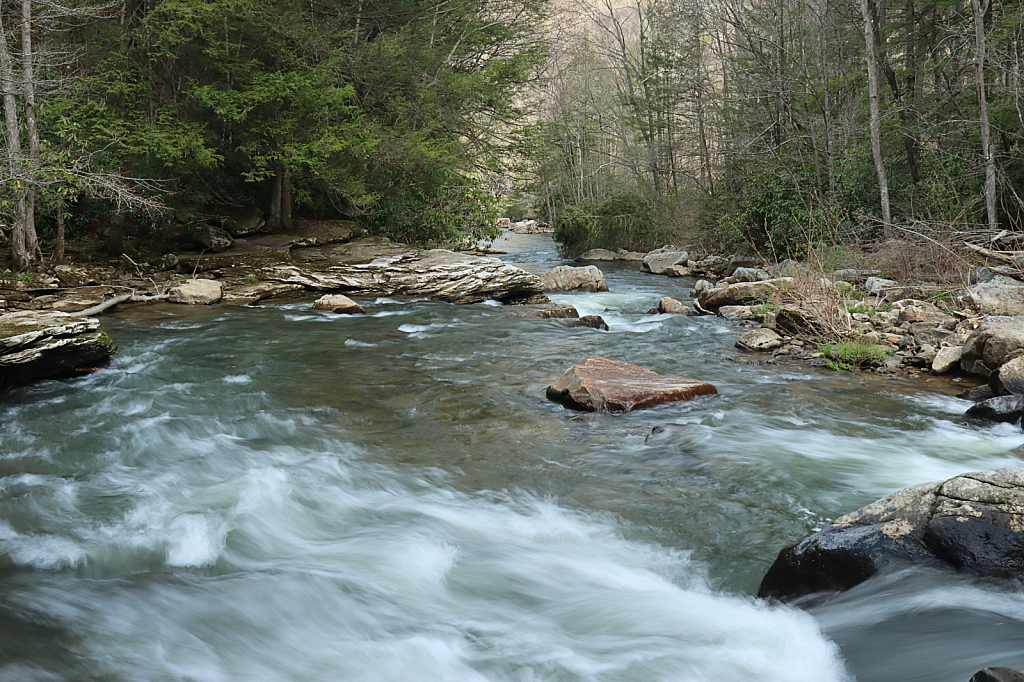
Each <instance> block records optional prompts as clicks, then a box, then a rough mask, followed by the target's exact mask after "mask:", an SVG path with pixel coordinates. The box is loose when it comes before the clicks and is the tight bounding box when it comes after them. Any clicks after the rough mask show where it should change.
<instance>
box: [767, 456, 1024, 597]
mask: <svg viewBox="0 0 1024 682" xmlns="http://www.w3.org/2000/svg"><path fill="white" fill-rule="evenodd" d="M915 564H928V565H934V566H946V567H949V568H953V569H956V570H961V571H964V572H967V573H970V574H973V575H978V576H984V577H991V578H1017V577H1019V576H1020V575H1021V571H1022V570H1024V469H1021V468H1014V467H1011V468H1006V469H1000V470H998V471H985V472H975V473H968V474H962V475H960V476H956V477H954V478H951V479H949V480H947V481H941V482H936V483H922V484H920V485H916V486H912V487H910V488H906V489H904V490H900V491H898V492H896V493H893V494H892V495H889V496H888V497H885V498H883V499H881V500H878V501H877V502H874V503H872V504H869V505H867V506H866V507H863V508H861V509H859V510H857V511H855V512H853V513H850V514H847V515H845V516H841V517H839V518H838V519H836V520H835V521H833V522H832V523H831V524H829V525H828V526H826V527H825V528H824V529H822V530H821V531H819V532H817V533H815V534H814V535H812V536H810V537H808V538H806V539H804V540H800V541H799V542H796V543H794V544H792V545H790V546H788V547H786V548H784V549H783V550H782V551H781V552H780V553H779V556H778V558H777V559H776V561H775V563H774V564H773V565H772V567H771V568H770V569H769V570H768V573H767V574H766V575H765V577H764V580H763V581H762V582H761V587H760V590H759V591H758V594H759V596H761V597H776V598H781V599H790V598H795V597H799V596H802V595H805V594H810V593H814V592H822V591H841V590H846V589H849V588H851V587H853V586H854V585H857V584H859V583H861V582H863V581H865V580H867V579H868V578H870V577H871V576H873V575H875V574H877V573H879V572H881V571H885V570H890V569H895V568H900V567H906V566H909V565H915Z"/></svg>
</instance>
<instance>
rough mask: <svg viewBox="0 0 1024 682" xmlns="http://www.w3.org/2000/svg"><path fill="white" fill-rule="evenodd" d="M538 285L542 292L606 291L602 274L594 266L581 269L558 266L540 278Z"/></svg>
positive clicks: (605, 283)
mask: <svg viewBox="0 0 1024 682" xmlns="http://www.w3.org/2000/svg"><path fill="white" fill-rule="evenodd" d="M540 285H541V288H542V289H544V291H589V292H590V293H595V292H598V291H608V283H607V282H606V281H605V279H604V273H602V272H601V271H600V270H599V269H598V268H597V266H596V265H588V266H586V267H583V268H574V267H572V266H571V265H559V266H558V267H557V268H554V269H551V270H548V271H547V272H545V273H544V274H542V275H541V276H540Z"/></svg>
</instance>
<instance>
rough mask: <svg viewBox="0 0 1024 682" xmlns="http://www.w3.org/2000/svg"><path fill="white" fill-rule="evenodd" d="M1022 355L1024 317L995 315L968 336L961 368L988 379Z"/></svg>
mask: <svg viewBox="0 0 1024 682" xmlns="http://www.w3.org/2000/svg"><path fill="white" fill-rule="evenodd" d="M1019 355H1024V318H1021V317H1004V316H992V317H989V318H986V319H985V320H983V321H982V322H981V324H979V325H978V327H977V328H976V329H975V330H974V331H973V332H972V333H971V335H970V336H968V337H967V342H966V343H965V344H964V352H963V357H962V358H961V359H960V369H961V370H963V371H964V372H966V373H967V374H975V375H977V376H980V377H985V378H986V379H987V378H988V377H989V376H990V375H991V374H992V372H994V371H996V370H997V369H999V368H1000V367H1002V366H1003V364H1005V363H1006V362H1009V361H1010V360H1012V359H1013V358H1015V357H1017V356H1019Z"/></svg>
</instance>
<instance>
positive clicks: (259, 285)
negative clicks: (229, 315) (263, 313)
mask: <svg viewBox="0 0 1024 682" xmlns="http://www.w3.org/2000/svg"><path fill="white" fill-rule="evenodd" d="M301 290H302V287H300V286H299V285H297V284H281V283H280V282H251V281H247V282H245V283H244V284H240V285H234V286H230V287H225V288H224V297H223V298H222V299H221V303H224V304H226V305H254V304H256V303H259V302H260V301H263V300H266V299H270V298H278V297H281V296H285V295H287V294H290V293H292V292H294V291H301Z"/></svg>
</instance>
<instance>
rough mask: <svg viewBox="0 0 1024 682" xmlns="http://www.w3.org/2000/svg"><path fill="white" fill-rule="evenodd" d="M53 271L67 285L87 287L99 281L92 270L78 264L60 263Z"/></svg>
mask: <svg viewBox="0 0 1024 682" xmlns="http://www.w3.org/2000/svg"><path fill="white" fill-rule="evenodd" d="M53 273H54V274H55V275H56V276H57V279H58V280H60V283H61V284H63V285H64V286H66V287H71V288H74V287H86V286H90V285H93V284H98V283H99V282H98V281H97V280H96V277H94V276H93V274H92V273H91V272H89V271H88V270H86V269H85V268H83V267H81V266H77V265H58V266H56V267H55V268H54V269H53Z"/></svg>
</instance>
